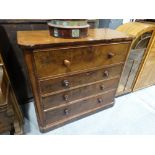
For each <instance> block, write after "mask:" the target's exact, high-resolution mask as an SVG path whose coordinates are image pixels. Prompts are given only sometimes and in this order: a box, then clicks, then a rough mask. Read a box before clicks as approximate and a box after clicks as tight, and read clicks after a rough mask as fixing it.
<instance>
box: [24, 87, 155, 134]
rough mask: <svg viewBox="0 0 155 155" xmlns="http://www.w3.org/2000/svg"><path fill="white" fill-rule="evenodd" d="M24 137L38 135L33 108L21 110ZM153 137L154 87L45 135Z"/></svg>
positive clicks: (125, 97)
mask: <svg viewBox="0 0 155 155" xmlns="http://www.w3.org/2000/svg"><path fill="white" fill-rule="evenodd" d="M24 108H25V111H26V113H25V127H24V130H25V134H27V135H38V134H41V133H40V132H39V129H38V125H37V120H36V115H35V110H34V104H33V103H29V104H27V105H26V106H25V107H24ZM47 134H48V135H50V134H51V135H83V134H87V135H88V134H89V135H90V134H91V135H114V134H116V135H120V134H155V86H152V87H149V88H146V89H143V90H140V91H137V92H134V93H130V94H127V95H124V96H121V97H118V98H116V103H115V105H114V107H112V108H109V109H107V110H104V111H102V112H98V113H96V114H94V115H91V116H88V117H86V118H83V119H81V120H78V121H75V122H73V123H70V124H67V125H65V126H63V127H60V128H58V129H55V130H52V131H50V132H47V133H45V135H47Z"/></svg>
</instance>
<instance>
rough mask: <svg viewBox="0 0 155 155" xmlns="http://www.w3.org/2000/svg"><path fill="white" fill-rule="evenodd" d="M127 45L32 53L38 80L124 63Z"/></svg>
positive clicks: (107, 45)
mask: <svg viewBox="0 0 155 155" xmlns="http://www.w3.org/2000/svg"><path fill="white" fill-rule="evenodd" d="M128 47H129V43H120V44H105V45H96V46H95V45H94V46H93V45H92V46H85V47H70V48H63V49H62V48H61V49H60V48H59V49H52V48H51V49H46V50H36V51H34V53H33V55H34V62H35V69H36V73H37V76H38V77H39V78H44V77H50V76H56V75H62V74H66V73H70V72H78V71H81V70H87V69H90V68H91V69H92V68H97V67H101V66H105V65H111V64H115V63H120V62H124V61H125V58H126V55H127V51H128Z"/></svg>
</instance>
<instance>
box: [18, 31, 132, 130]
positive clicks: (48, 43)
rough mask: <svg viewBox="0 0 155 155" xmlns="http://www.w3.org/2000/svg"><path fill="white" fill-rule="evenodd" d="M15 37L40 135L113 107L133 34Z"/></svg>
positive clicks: (25, 34) (23, 34)
mask: <svg viewBox="0 0 155 155" xmlns="http://www.w3.org/2000/svg"><path fill="white" fill-rule="evenodd" d="M17 37H18V38H17V40H18V44H19V45H20V47H21V48H22V50H23V53H24V58H25V63H26V65H27V70H28V73H29V77H30V81H31V86H32V90H33V94H34V99H35V108H36V113H37V118H38V123H39V127H40V131H41V132H46V131H49V130H51V129H54V128H56V127H59V126H62V125H64V124H66V123H69V122H71V121H73V120H77V119H79V118H82V117H84V116H87V115H90V114H93V113H95V112H97V111H100V110H103V109H105V108H107V107H110V106H112V105H113V104H114V98H115V93H116V90H117V87H118V83H119V79H120V76H121V73H122V69H123V66H124V63H125V60H126V58H127V55H128V51H129V48H130V45H131V41H132V37H131V36H127V35H125V34H123V33H120V32H117V31H114V30H110V29H90V30H89V35H88V37H86V38H82V39H62V38H54V37H52V36H50V34H49V31H19V32H18V33H17ZM103 119H104V118H103Z"/></svg>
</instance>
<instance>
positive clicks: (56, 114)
mask: <svg viewBox="0 0 155 155" xmlns="http://www.w3.org/2000/svg"><path fill="white" fill-rule="evenodd" d="M115 92H116V90H112V91H108V92H106V93H104V94H99V95H97V96H94V97H90V98H85V99H84V100H81V101H78V102H76V103H74V104H70V105H66V106H63V107H61V108H56V109H54V110H50V109H48V110H45V121H46V125H49V124H50V125H51V126H52V124H53V126H54V125H58V124H59V123H63V122H67V121H68V120H71V119H74V118H76V117H79V116H82V115H85V114H86V113H90V112H91V111H93V110H95V109H100V108H103V107H104V106H107V105H108V104H111V103H112V102H113V101H114V96H115Z"/></svg>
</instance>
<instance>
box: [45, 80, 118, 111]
mask: <svg viewBox="0 0 155 155" xmlns="http://www.w3.org/2000/svg"><path fill="white" fill-rule="evenodd" d="M118 82H119V78H114V79H110V80H104V81H98V82H94V83H90V84H89V85H86V86H84V87H80V88H76V89H71V90H69V91H64V92H62V93H58V94H54V95H50V96H46V95H44V96H43V97H42V104H43V107H44V109H48V108H52V107H53V108H55V107H57V106H60V105H63V104H67V103H69V102H75V100H79V99H81V98H84V97H87V96H92V95H95V94H99V93H103V92H106V91H109V90H112V89H116V88H117V85H118Z"/></svg>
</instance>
